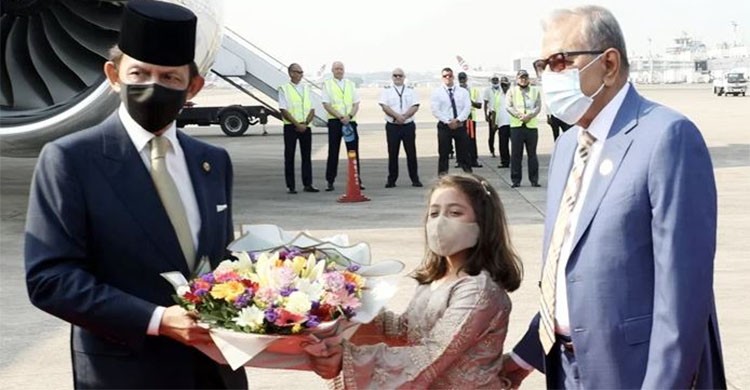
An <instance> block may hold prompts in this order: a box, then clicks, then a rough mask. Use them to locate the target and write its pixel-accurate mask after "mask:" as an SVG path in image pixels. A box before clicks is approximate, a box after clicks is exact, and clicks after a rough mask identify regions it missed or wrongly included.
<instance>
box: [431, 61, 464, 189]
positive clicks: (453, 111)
mask: <svg viewBox="0 0 750 390" xmlns="http://www.w3.org/2000/svg"><path fill="white" fill-rule="evenodd" d="M441 77H442V79H443V85H442V86H440V87H438V88H436V89H435V90H434V91H433V92H432V96H431V98H430V108H431V110H432V115H433V116H434V117H435V118H436V119H437V120H438V123H437V135H438V155H439V157H438V175H444V174H446V173H448V154H449V153H450V150H451V142H452V141H455V142H456V160H457V162H458V164H459V166H460V167H461V168H462V169H463V171H464V172H469V173H471V171H472V169H471V161H470V160H469V150H468V149H469V145H468V144H469V137H468V135H467V134H466V120H467V119H468V118H469V114H470V113H471V98H470V97H469V92H468V91H467V90H466V89H465V88H460V87H458V86H456V85H455V83H454V82H453V70H452V69H451V68H443V70H442V71H441Z"/></svg>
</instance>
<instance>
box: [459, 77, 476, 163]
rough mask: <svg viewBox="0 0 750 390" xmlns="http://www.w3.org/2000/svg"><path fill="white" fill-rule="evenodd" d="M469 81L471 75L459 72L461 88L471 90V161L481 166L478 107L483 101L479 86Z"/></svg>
mask: <svg viewBox="0 0 750 390" xmlns="http://www.w3.org/2000/svg"><path fill="white" fill-rule="evenodd" d="M468 81H469V77H468V76H467V75H466V73H465V72H459V73H458V84H459V85H460V86H461V88H464V89H466V90H467V91H468V92H469V99H471V111H470V113H469V118H468V119H467V120H466V134H467V135H468V140H469V142H468V144H469V145H468V146H469V163H470V164H471V166H472V167H474V168H481V167H482V164H480V163H479V157H478V156H477V108H482V101H481V100H480V97H479V88H476V87H470V86H469V84H468Z"/></svg>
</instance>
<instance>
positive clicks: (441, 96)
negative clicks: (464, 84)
mask: <svg viewBox="0 0 750 390" xmlns="http://www.w3.org/2000/svg"><path fill="white" fill-rule="evenodd" d="M448 89H449V88H448V87H447V86H445V85H442V86H440V87H438V88H437V89H435V91H433V92H432V97H431V98H430V106H431V107H430V108H431V109H432V115H433V116H434V117H435V118H437V120H438V121H440V122H443V123H445V124H447V123H448V122H450V121H451V119H453V109H452V107H451V100H450V94H449V93H448ZM451 89H452V90H453V100H454V101H455V102H456V112H457V113H458V116H457V119H458V120H459V121H461V122H463V121H465V120H466V119H467V118H469V114H471V97H470V96H469V91H467V90H466V88H461V87H460V86H459V85H458V84H454V85H453V87H451Z"/></svg>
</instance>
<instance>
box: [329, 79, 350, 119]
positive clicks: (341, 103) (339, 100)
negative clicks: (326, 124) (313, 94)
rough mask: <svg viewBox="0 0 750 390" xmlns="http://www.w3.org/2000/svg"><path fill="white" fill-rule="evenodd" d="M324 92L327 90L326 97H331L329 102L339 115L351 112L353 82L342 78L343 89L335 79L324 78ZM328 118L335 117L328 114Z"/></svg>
mask: <svg viewBox="0 0 750 390" xmlns="http://www.w3.org/2000/svg"><path fill="white" fill-rule="evenodd" d="M326 92H328V98H329V99H331V101H330V102H329V104H330V105H331V106H332V107H333V108H334V109H335V110H336V111H338V112H339V113H340V114H341V115H349V113H351V112H352V106H354V83H353V82H351V81H349V80H344V89H341V87H339V84H338V83H337V82H336V79H329V80H326ZM328 118H329V119H330V118H336V117H335V116H333V115H331V114H328ZM352 120H354V118H352Z"/></svg>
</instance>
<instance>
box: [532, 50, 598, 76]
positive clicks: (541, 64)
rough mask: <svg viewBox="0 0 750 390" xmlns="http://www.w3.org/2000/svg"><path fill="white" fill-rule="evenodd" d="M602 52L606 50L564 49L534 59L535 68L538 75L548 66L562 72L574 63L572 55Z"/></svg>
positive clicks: (554, 70) (552, 69)
mask: <svg viewBox="0 0 750 390" xmlns="http://www.w3.org/2000/svg"><path fill="white" fill-rule="evenodd" d="M602 53H604V50H582V51H563V52H560V53H555V54H552V55H551V56H549V57H547V58H543V59H540V60H536V61H534V70H535V71H536V75H537V76H541V75H542V72H544V70H545V69H546V68H547V66H549V69H550V70H551V71H553V72H562V71H563V70H565V68H567V67H568V66H569V65H571V64H572V63H573V61H572V60H571V59H570V57H575V56H580V55H585V54H602Z"/></svg>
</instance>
